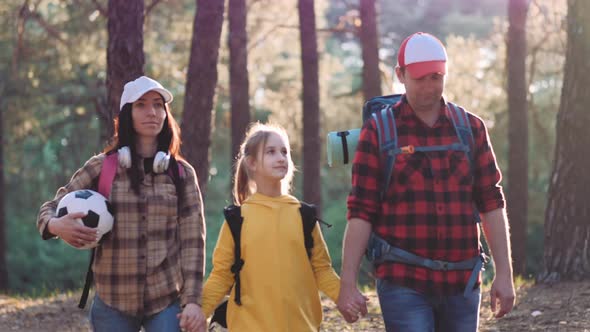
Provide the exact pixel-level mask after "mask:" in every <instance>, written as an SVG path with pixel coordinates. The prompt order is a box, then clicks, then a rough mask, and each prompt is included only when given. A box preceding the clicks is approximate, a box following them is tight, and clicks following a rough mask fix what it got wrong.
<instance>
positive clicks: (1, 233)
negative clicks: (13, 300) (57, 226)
mask: <svg viewBox="0 0 590 332" xmlns="http://www.w3.org/2000/svg"><path fill="white" fill-rule="evenodd" d="M3 95H4V83H0V96H3ZM0 104H1V101H0ZM4 190H5V182H4V109H2V110H1V112H0V292H4V291H6V290H7V289H8V267H7V266H6V249H7V245H6V235H7V234H6V230H7V227H6V225H7V222H6V210H5V209H4V200H5V199H6V198H5V197H4Z"/></svg>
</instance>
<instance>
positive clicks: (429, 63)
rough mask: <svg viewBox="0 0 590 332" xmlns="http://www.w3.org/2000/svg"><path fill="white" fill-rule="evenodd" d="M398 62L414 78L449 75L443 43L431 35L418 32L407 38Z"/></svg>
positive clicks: (400, 51) (402, 45)
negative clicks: (429, 75) (437, 74)
mask: <svg viewBox="0 0 590 332" xmlns="http://www.w3.org/2000/svg"><path fill="white" fill-rule="evenodd" d="M397 62H398V65H399V66H400V68H404V67H405V68H406V70H407V71H408V73H409V74H410V76H411V77H412V78H420V77H423V76H425V75H428V74H433V73H439V74H443V75H444V74H446V73H447V52H446V51H445V46H444V45H443V43H442V42H441V41H440V40H438V38H436V37H434V36H433V35H431V34H428V33H425V32H416V33H415V34H413V35H411V36H409V37H408V38H406V39H405V40H404V41H403V42H402V44H401V46H400V49H399V53H398V55H397Z"/></svg>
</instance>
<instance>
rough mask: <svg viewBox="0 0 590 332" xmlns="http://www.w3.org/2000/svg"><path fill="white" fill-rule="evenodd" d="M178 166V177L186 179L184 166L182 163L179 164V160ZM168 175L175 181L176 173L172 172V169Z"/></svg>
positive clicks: (169, 169)
mask: <svg viewBox="0 0 590 332" xmlns="http://www.w3.org/2000/svg"><path fill="white" fill-rule="evenodd" d="M176 165H177V166H178V177H180V178H181V179H184V178H185V175H186V174H185V173H184V167H183V166H182V164H181V163H180V162H178V160H177V161H176ZM168 175H169V176H170V177H171V178H173V179H174V172H173V171H172V168H171V167H168Z"/></svg>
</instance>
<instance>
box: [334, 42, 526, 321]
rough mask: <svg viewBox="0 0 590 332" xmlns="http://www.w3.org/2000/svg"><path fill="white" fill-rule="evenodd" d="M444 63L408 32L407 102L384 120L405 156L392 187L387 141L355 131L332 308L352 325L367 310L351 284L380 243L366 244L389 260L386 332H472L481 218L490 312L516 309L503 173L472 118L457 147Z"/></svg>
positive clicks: (379, 268) (374, 132) (382, 270)
mask: <svg viewBox="0 0 590 332" xmlns="http://www.w3.org/2000/svg"><path fill="white" fill-rule="evenodd" d="M446 61H447V55H446V51H445V48H444V46H443V44H442V43H441V42H440V41H439V40H438V39H437V38H436V37H434V36H432V35H430V34H427V33H421V32H419V33H415V34H413V35H411V36H409V37H408V38H406V39H405V40H404V42H403V43H402V44H401V47H400V51H399V54H398V66H397V67H396V68H395V71H396V75H397V77H398V78H399V80H400V82H401V83H402V84H404V85H405V89H406V93H405V94H404V95H403V96H402V98H401V101H400V102H398V103H397V104H396V105H394V106H393V107H392V110H393V111H392V113H391V112H390V114H391V115H389V116H390V117H393V118H394V119H392V120H391V121H390V123H394V124H395V128H396V132H397V146H398V147H402V149H401V150H400V151H401V152H400V153H399V154H397V156H396V157H395V162H394V163H393V166H392V167H391V168H392V172H391V177H390V180H389V182H387V180H386V177H387V174H388V170H387V169H386V168H387V167H386V165H385V164H386V162H385V161H384V157H383V154H382V153H381V152H380V151H379V143H378V142H379V139H383V137H382V136H380V135H385V134H383V133H381V132H378V128H377V121H376V120H375V119H374V118H373V119H370V120H368V121H366V122H365V125H364V126H363V129H362V131H361V134H360V138H359V143H358V147H357V153H356V154H355V158H354V162H353V167H352V190H351V193H350V195H349V197H348V216H347V218H348V225H347V229H346V232H345V235H344V244H343V253H342V273H341V279H342V284H341V288H340V296H339V300H338V308H339V309H340V310H341V311H342V312H347V313H348V314H347V315H345V318H346V319H347V320H348V321H349V322H354V321H356V320H357V319H358V315H359V314H360V315H364V314H365V313H366V310H367V309H366V299H365V297H364V296H363V295H362V294H361V293H360V292H359V290H358V288H357V278H358V271H359V265H360V262H361V259H362V256H363V253H364V252H365V249H366V248H367V242H368V240H369V238H370V236H371V234H374V235H375V237H374V238H375V239H378V240H377V242H373V241H371V242H370V243H372V244H374V243H379V245H380V247H379V248H386V249H383V250H381V251H384V252H389V253H395V254H396V255H393V256H396V257H393V258H392V257H385V256H384V257H381V258H382V259H381V260H379V259H378V260H376V269H375V275H376V278H377V292H378V295H379V301H380V305H381V310H382V312H383V319H384V321H385V326H386V329H387V331H421V332H422V331H476V330H477V326H478V319H479V305H480V301H481V293H480V287H479V284H480V283H481V281H480V270H481V265H482V263H481V260H480V258H479V256H480V248H481V245H480V243H479V228H478V221H479V217H480V216H481V218H482V219H483V220H482V226H483V230H484V233H485V236H486V239H487V242H488V244H489V247H490V249H491V252H492V253H493V255H494V263H495V271H496V277H495V279H494V281H493V283H492V287H491V308H492V311H494V312H496V304H497V302H499V304H500V305H499V310H498V311H497V312H496V317H502V316H504V315H505V314H506V313H508V312H509V311H510V310H511V309H512V307H513V305H514V299H515V292H514V284H513V281H512V267H511V260H510V243H509V236H508V224H507V217H506V212H505V201H504V194H503V192H502V188H501V186H500V185H499V182H500V180H501V173H500V170H499V169H498V166H497V164H496V160H495V156H494V152H493V150H492V145H491V143H490V141H489V136H488V134H487V129H486V128H485V126H484V123H483V121H482V120H481V119H480V118H478V117H476V116H475V115H473V114H471V113H462V114H463V115H464V116H465V119H468V121H469V125H470V129H471V131H472V133H473V139H472V140H471V142H472V144H473V146H472V147H471V148H468V149H467V148H466V149H463V150H461V148H457V146H459V145H458V143H460V138H459V135H458V130H457V129H456V125H455V124H454V122H453V120H455V119H456V117H455V115H456V114H460V113H459V111H457V110H456V109H459V108H455V107H453V106H452V105H450V104H447V103H446V102H445V100H444V99H443V97H442V94H443V90H444V84H445V74H446V73H447V63H446ZM453 112H456V113H453ZM383 114H386V113H383ZM387 119H388V118H385V120H383V121H386V120H387ZM455 123H456V122H455ZM466 132H469V131H468V130H467V131H466ZM385 139H389V138H387V137H386V138H385ZM381 142H383V141H381ZM463 146H465V145H463ZM451 147H453V148H451ZM467 150H469V151H468V152H466V151H467ZM382 185H384V186H383V187H382ZM374 238H373V237H371V239H374Z"/></svg>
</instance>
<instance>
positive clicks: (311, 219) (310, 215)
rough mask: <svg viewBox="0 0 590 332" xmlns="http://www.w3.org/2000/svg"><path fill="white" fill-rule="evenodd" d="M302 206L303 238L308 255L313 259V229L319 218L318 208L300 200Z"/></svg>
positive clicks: (300, 210)
mask: <svg viewBox="0 0 590 332" xmlns="http://www.w3.org/2000/svg"><path fill="white" fill-rule="evenodd" d="M300 203H301V207H300V208H299V212H300V213H301V222H302V224H303V239H304V241H305V251H307V257H309V258H310V259H311V251H312V249H313V236H312V233H313V229H314V227H315V224H316V222H317V221H318V219H317V209H316V207H315V205H313V204H307V203H305V202H300Z"/></svg>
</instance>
